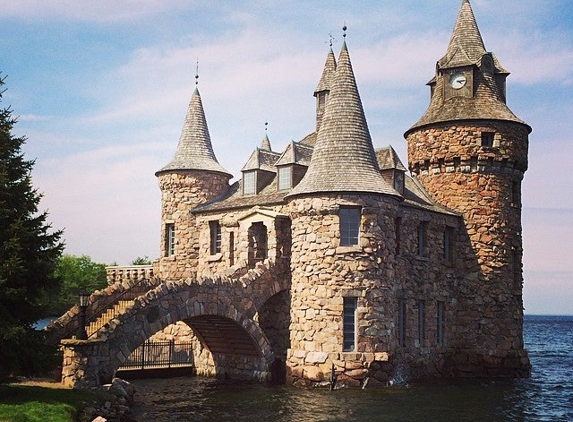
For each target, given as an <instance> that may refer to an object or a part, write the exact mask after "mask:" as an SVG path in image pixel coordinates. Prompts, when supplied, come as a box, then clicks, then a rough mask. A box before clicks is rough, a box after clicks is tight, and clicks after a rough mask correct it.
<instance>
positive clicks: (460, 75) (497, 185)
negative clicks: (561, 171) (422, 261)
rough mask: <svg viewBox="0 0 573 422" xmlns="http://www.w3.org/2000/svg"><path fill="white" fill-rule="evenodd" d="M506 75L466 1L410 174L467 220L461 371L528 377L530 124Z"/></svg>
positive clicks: (413, 133)
mask: <svg viewBox="0 0 573 422" xmlns="http://www.w3.org/2000/svg"><path fill="white" fill-rule="evenodd" d="M508 74H509V73H508V72H507V71H506V70H505V69H504V68H503V67H502V66H501V64H500V63H499V61H498V59H497V58H496V57H495V55H493V54H492V53H490V52H488V51H487V50H486V49H485V46H484V43H483V40H482V37H481V34H480V32H479V29H478V27H477V24H476V20H475V17H474V14H473V11H472V8H471V6H470V3H469V1H468V0H464V1H463V2H462V5H461V8H460V11H459V14H458V17H457V20H456V23H455V26H454V29H453V33H452V36H451V39H450V42H449V45H448V48H447V51H446V54H445V55H444V57H442V58H441V59H440V60H438V62H437V64H436V74H435V77H434V78H433V79H432V80H431V81H430V82H429V83H428V85H429V86H430V89H431V99H430V105H429V107H428V109H427V110H426V112H425V113H424V115H423V116H422V117H421V119H420V120H419V121H418V122H416V124H414V126H412V127H411V128H410V129H409V130H408V131H407V132H406V133H405V137H406V140H407V143H408V162H409V168H410V171H411V172H412V173H413V175H414V176H415V177H417V178H418V180H419V181H420V182H421V183H422V184H423V186H424V187H425V188H426V189H427V191H428V192H429V193H430V194H431V195H432V196H433V198H434V199H435V200H436V201H437V202H439V203H440V204H442V205H444V206H446V207H448V208H450V209H452V210H455V211H457V212H459V213H460V214H461V215H462V216H463V219H464V221H465V233H463V234H462V237H465V238H466V239H467V245H468V247H467V249H466V250H460V251H457V252H456V253H457V255H458V256H457V260H458V262H460V263H462V262H463V263H465V264H464V266H465V267H464V269H463V270H464V272H465V277H464V279H463V280H460V281H459V282H458V283H457V284H456V286H452V287H454V288H456V289H457V290H456V295H457V304H452V307H455V309H451V311H453V313H454V315H455V320H456V321H457V322H456V326H455V327H452V330H454V332H453V333H452V336H453V338H452V340H453V341H452V343H451V344H450V346H451V347H453V348H455V351H456V353H457V356H456V357H455V359H454V362H453V366H454V367H455V370H457V375H462V376H463V375H503V376H523V375H527V373H528V370H529V362H528V359H527V354H526V352H525V351H524V350H523V339H522V338H523V336H522V326H523V302H522V285H523V278H522V235H521V194H520V192H521V181H522V179H523V175H524V172H525V171H526V169H527V149H528V135H529V133H530V132H531V128H530V127H529V126H528V125H527V124H525V123H524V122H523V121H521V120H520V119H519V118H517V117H516V116H515V115H514V114H513V113H512V112H511V110H510V109H509V108H508V107H507V105H506V88H505V80H506V77H507V76H508Z"/></svg>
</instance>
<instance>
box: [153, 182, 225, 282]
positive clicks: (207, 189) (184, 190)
mask: <svg viewBox="0 0 573 422" xmlns="http://www.w3.org/2000/svg"><path fill="white" fill-rule="evenodd" d="M158 180H159V187H160V189H161V239H160V258H159V262H158V264H157V267H158V268H157V271H158V274H160V275H161V278H162V279H163V280H182V279H186V278H193V277H194V276H195V274H196V271H197V268H196V265H197V258H198V248H199V236H198V232H197V231H196V223H195V217H194V216H193V215H192V214H190V213H189V211H190V210H191V209H192V208H194V207H195V206H197V205H199V204H203V203H205V202H208V201H210V200H213V199H215V198H217V197H218V196H219V195H220V194H221V193H223V192H224V191H225V190H226V189H228V187H229V176H228V175H223V174H219V173H213V172H206V171H178V172H177V173H175V172H164V173H161V174H159V175H158ZM166 224H173V225H174V228H175V250H174V253H173V254H172V255H169V254H168V251H167V243H166Z"/></svg>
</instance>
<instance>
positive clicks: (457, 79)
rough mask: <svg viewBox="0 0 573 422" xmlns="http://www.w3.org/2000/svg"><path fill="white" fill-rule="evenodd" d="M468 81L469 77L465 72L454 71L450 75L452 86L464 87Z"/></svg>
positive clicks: (456, 87)
mask: <svg viewBox="0 0 573 422" xmlns="http://www.w3.org/2000/svg"><path fill="white" fill-rule="evenodd" d="M467 81H468V79H467V78H466V75H464V74H463V73H454V74H453V75H452V76H450V86H451V87H452V88H454V89H462V88H463V87H464V86H465V85H466V82H467Z"/></svg>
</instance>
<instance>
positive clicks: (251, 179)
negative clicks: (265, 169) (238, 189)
mask: <svg viewBox="0 0 573 422" xmlns="http://www.w3.org/2000/svg"><path fill="white" fill-rule="evenodd" d="M256 188H257V174H256V172H255V171H246V172H244V173H243V195H254V194H255V193H257V189H256Z"/></svg>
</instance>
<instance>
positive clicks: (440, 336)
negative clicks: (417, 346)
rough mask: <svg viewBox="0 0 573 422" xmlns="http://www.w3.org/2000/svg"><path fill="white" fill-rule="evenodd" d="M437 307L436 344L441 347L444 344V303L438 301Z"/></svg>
mask: <svg viewBox="0 0 573 422" xmlns="http://www.w3.org/2000/svg"><path fill="white" fill-rule="evenodd" d="M436 307H437V309H436V343H437V344H438V345H440V346H441V345H443V344H444V302H442V301H438V302H437V303H436Z"/></svg>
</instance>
